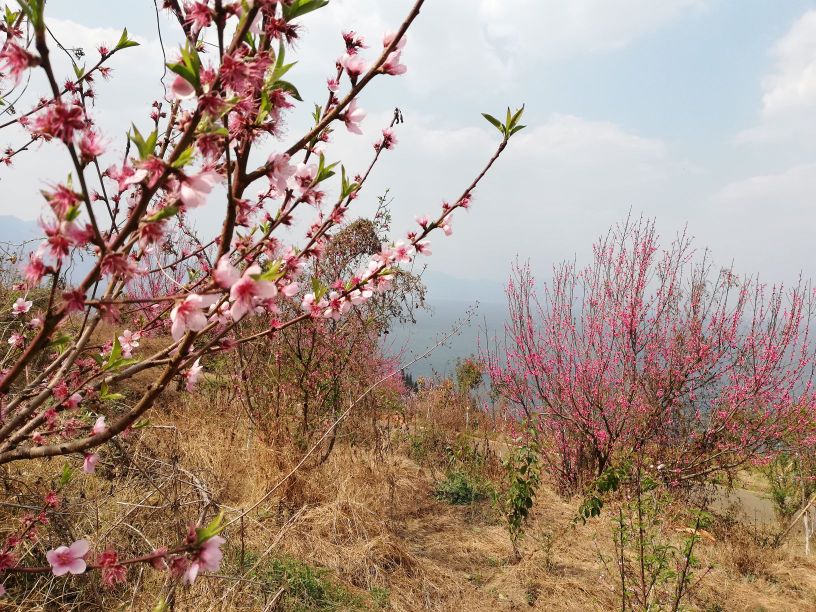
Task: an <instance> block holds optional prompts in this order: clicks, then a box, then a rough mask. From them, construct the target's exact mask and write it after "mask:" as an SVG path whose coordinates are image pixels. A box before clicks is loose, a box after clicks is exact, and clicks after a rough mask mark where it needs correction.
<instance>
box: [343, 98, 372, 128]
mask: <svg viewBox="0 0 816 612" xmlns="http://www.w3.org/2000/svg"><path fill="white" fill-rule="evenodd" d="M365 116H366V113H365V111H364V110H363V109H361V108H357V98H354V99H353V100H352V101H351V102H349V105H348V106H347V107H346V110H345V112H344V113H343V114H342V115H341V117H342V119H343V123H345V124H346V129H347V130H348V131H349V132H352V133H353V134H362V133H363V130H361V129H360V122H361V121H362V120H363V119H365Z"/></svg>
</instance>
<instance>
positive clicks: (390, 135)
mask: <svg viewBox="0 0 816 612" xmlns="http://www.w3.org/2000/svg"><path fill="white" fill-rule="evenodd" d="M382 135H383V137H382V140H381V141H380V142H378V143H377V144H376V145H374V147H375V148H376V149H377V150H378V151H379V150H380V149H386V150H389V151H390V150H391V149H393V148H394V146H396V144H397V142H398V141H397V137H396V136H395V135H394V131H393V130H392V129H390V128H383V131H382Z"/></svg>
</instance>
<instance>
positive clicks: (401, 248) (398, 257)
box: [392, 240, 414, 263]
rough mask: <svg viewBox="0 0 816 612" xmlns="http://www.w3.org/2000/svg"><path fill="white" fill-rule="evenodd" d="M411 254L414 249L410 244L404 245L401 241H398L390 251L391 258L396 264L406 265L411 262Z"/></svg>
mask: <svg viewBox="0 0 816 612" xmlns="http://www.w3.org/2000/svg"><path fill="white" fill-rule="evenodd" d="M413 254H414V248H413V247H412V246H411V245H410V244H406V243H404V242H403V241H402V240H398V241H397V242H396V244H395V245H394V249H393V251H392V257H393V259H394V261H396V262H397V263H406V262H409V261H411V257H412V256H413Z"/></svg>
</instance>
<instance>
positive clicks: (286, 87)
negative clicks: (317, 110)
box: [274, 81, 319, 121]
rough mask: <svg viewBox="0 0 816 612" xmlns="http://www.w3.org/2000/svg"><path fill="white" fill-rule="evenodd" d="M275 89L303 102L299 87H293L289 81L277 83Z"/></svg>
mask: <svg viewBox="0 0 816 612" xmlns="http://www.w3.org/2000/svg"><path fill="white" fill-rule="evenodd" d="M274 89H282V90H283V91H285V92H286V93H288V94H289V95H290V96H292V97H293V98H294V99H295V100H297V101H298V102H303V98H301V97H300V92H299V91H298V90H297V87H295V86H294V85H292V84H291V83H290V82H289V81H275V86H274ZM318 121H319V119H318Z"/></svg>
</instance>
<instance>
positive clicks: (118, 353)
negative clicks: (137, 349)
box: [103, 335, 122, 370]
mask: <svg viewBox="0 0 816 612" xmlns="http://www.w3.org/2000/svg"><path fill="white" fill-rule="evenodd" d="M120 359H122V343H121V342H119V336H116V335H114V336H113V348H112V349H111V354H110V357H108V363H107V364H106V365H105V367H104V368H103V369H104V370H109V369H110V368H111V364H114V363H116V362H117V361H119V360H120Z"/></svg>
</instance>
